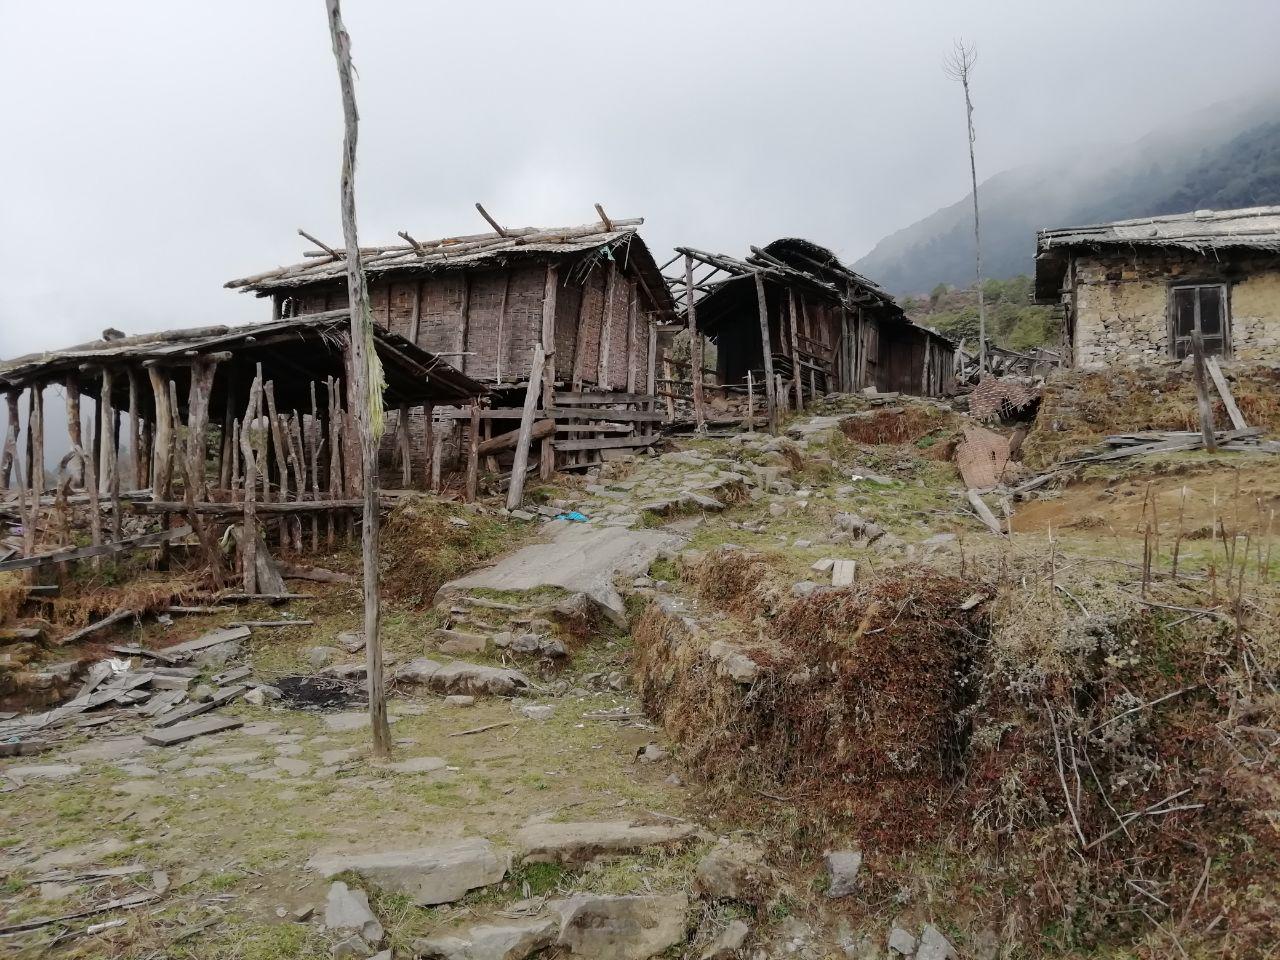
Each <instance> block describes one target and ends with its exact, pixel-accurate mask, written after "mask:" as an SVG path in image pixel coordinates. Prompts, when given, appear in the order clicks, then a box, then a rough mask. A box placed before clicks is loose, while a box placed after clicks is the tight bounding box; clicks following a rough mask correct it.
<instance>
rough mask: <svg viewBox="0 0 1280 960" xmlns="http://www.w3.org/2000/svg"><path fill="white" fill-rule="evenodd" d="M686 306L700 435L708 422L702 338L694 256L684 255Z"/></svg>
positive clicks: (694, 412) (690, 374) (694, 395)
mask: <svg viewBox="0 0 1280 960" xmlns="http://www.w3.org/2000/svg"><path fill="white" fill-rule="evenodd" d="M684 305H685V311H684V312H685V318H686V319H687V320H688V321H689V379H690V380H691V381H692V387H693V419H694V420H695V421H696V423H697V425H698V432H699V433H706V431H707V422H706V417H705V414H704V413H703V410H702V338H701V337H700V336H699V334H698V311H697V307H695V306H694V303H693V256H692V255H691V254H688V253H686V254H685V255H684Z"/></svg>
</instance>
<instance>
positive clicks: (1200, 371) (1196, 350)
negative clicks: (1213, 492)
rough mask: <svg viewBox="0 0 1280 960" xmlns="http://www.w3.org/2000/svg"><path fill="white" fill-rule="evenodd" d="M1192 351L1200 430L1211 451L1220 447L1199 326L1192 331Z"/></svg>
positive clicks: (1206, 445)
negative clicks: (1214, 428)
mask: <svg viewBox="0 0 1280 960" xmlns="http://www.w3.org/2000/svg"><path fill="white" fill-rule="evenodd" d="M1191 352H1192V355H1193V359H1194V362H1195V381H1196V406H1197V407H1198V408H1199V410H1200V432H1201V433H1202V434H1204V448H1205V449H1206V450H1208V451H1209V452H1210V453H1213V452H1214V451H1216V450H1217V449H1218V438H1217V437H1216V436H1214V433H1213V406H1212V404H1210V402H1209V384H1208V382H1207V381H1206V380H1205V370H1204V340H1203V339H1202V338H1201V336H1200V330H1199V328H1196V329H1194V330H1192V331H1191Z"/></svg>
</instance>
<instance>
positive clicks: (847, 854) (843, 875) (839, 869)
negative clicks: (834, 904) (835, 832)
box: [823, 850, 862, 899]
mask: <svg viewBox="0 0 1280 960" xmlns="http://www.w3.org/2000/svg"><path fill="white" fill-rule="evenodd" d="M823 859H824V860H825V861H826V864H827V896H828V897H831V898H832V899H835V898H837V897H847V896H849V894H851V893H853V892H854V891H855V890H857V888H858V871H859V870H861V869H862V851H861V850H831V851H828V852H827V854H826V855H825V856H824V857H823Z"/></svg>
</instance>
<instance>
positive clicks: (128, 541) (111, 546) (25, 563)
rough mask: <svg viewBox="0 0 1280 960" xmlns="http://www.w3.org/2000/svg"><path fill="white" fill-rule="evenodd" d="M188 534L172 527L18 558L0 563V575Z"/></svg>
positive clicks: (82, 558)
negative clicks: (97, 543)
mask: <svg viewBox="0 0 1280 960" xmlns="http://www.w3.org/2000/svg"><path fill="white" fill-rule="evenodd" d="M190 533H191V528H190V527H187V526H182V527H173V528H172V529H169V530H161V531H159V532H158V533H145V534H143V535H142V536H139V537H126V538H124V539H122V540H116V541H114V542H112V543H103V544H99V545H97V546H88V547H65V548H63V549H61V550H53V551H51V552H49V553H38V554H35V555H34V556H30V557H18V558H16V559H13V560H3V561H0V573H3V572H5V571H8V570H26V569H27V568H29V567H42V566H45V565H46V564H50V563H66V562H68V561H70V560H84V559H87V558H89V557H103V556H107V555H109V554H113V553H124V552H125V551H128V550H138V549H141V548H142V547H154V546H156V545H157V544H161V543H167V542H168V541H170V540H177V539H179V538H181V537H185V536H188V535H189V534H190Z"/></svg>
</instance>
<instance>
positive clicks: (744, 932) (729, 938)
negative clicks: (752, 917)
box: [699, 920, 751, 960]
mask: <svg viewBox="0 0 1280 960" xmlns="http://www.w3.org/2000/svg"><path fill="white" fill-rule="evenodd" d="M750 935H751V928H750V927H749V926H747V923H746V921H745V920H730V921H729V924H728V926H726V927H725V928H724V929H723V930H721V931H720V936H718V937H716V938H715V939H714V940H712V941H711V944H710V945H709V946H708V947H707V949H705V950H703V951H702V953H701V954H699V960H732V958H734V957H738V956H741V952H740V951H741V950H742V947H743V944H745V943H746V942H747V937H749V936H750Z"/></svg>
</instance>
